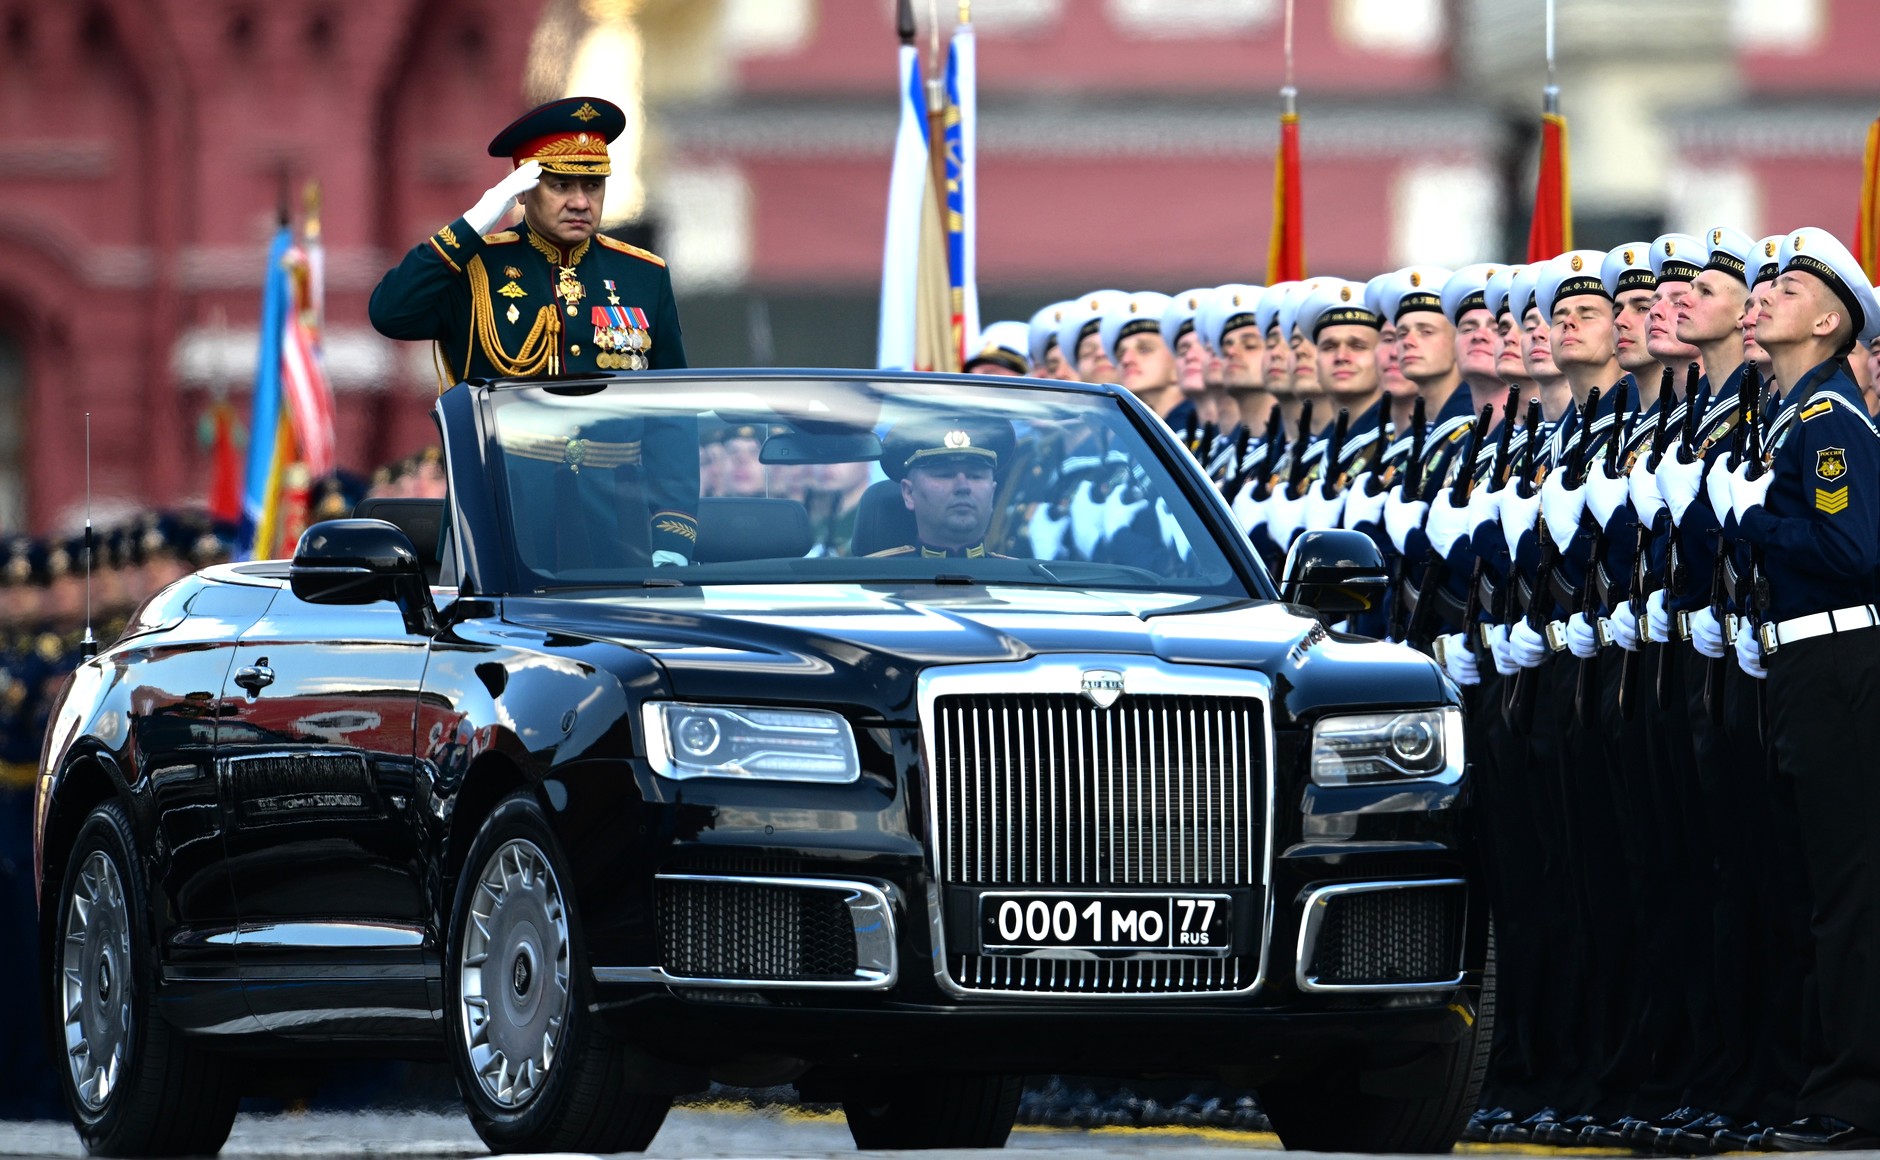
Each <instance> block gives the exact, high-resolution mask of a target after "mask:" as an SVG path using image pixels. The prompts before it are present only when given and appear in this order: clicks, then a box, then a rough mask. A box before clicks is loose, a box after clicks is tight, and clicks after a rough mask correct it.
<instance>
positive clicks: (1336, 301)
mask: <svg viewBox="0 0 1880 1160" xmlns="http://www.w3.org/2000/svg"><path fill="white" fill-rule="evenodd" d="M1328 326H1368V327H1370V328H1371V329H1372V330H1382V329H1384V316H1383V315H1381V314H1379V313H1378V312H1377V311H1375V310H1372V309H1371V308H1370V307H1369V306H1367V305H1365V302H1364V283H1362V282H1346V281H1344V280H1342V279H1334V280H1332V282H1331V283H1330V284H1329V285H1323V286H1315V287H1313V289H1312V291H1311V292H1310V293H1308V294H1307V295H1306V296H1305V300H1304V301H1303V302H1301V303H1300V304H1299V333H1301V334H1303V335H1305V336H1306V337H1307V338H1309V339H1311V340H1312V341H1313V342H1317V341H1318V340H1319V333H1320V332H1321V331H1323V330H1324V329H1325V328H1326V327H1328Z"/></svg>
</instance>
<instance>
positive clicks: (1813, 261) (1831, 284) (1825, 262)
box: [1776, 226, 1880, 342]
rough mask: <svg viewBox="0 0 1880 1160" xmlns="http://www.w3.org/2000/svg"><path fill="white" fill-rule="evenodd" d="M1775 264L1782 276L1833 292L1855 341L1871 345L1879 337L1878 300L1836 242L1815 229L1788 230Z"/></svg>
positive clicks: (1837, 241) (1860, 270)
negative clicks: (1799, 275) (1799, 276)
mask: <svg viewBox="0 0 1880 1160" xmlns="http://www.w3.org/2000/svg"><path fill="white" fill-rule="evenodd" d="M1776 260H1777V261H1778V262H1780V263H1781V264H1782V272H1783V273H1784V274H1789V273H1793V272H1795V271H1801V272H1803V273H1807V274H1812V275H1814V276H1815V277H1816V278H1819V279H1821V281H1822V282H1823V283H1824V284H1826V286H1827V287H1828V289H1830V290H1832V291H1834V296H1835V297H1836V298H1838V299H1840V300H1841V304H1842V305H1843V306H1846V307H1847V308H1848V310H1849V311H1850V312H1851V316H1852V317H1853V319H1854V336H1855V338H1856V339H1857V340H1858V341H1860V342H1871V341H1873V340H1874V339H1875V338H1876V337H1880V296H1876V295H1875V293H1874V286H1873V283H1872V282H1869V281H1868V280H1867V274H1866V271H1864V270H1862V269H1861V268H1860V263H1859V262H1857V261H1855V260H1854V255H1853V254H1851V253H1849V252H1848V249H1847V247H1846V246H1844V245H1842V244H1841V240H1840V239H1839V238H1837V237H1835V236H1834V235H1833V234H1831V233H1829V232H1828V231H1827V230H1824V229H1820V228H1818V227H1815V226H1804V227H1803V228H1801V229H1799V230H1791V231H1789V232H1788V233H1787V234H1786V235H1784V236H1783V239H1782V248H1781V249H1780V250H1779V251H1778V252H1777V254H1776Z"/></svg>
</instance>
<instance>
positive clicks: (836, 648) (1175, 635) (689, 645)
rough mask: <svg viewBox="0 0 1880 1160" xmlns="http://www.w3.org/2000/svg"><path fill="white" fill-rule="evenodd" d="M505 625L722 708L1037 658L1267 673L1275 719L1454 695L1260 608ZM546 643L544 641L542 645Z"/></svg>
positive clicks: (1159, 597)
mask: <svg viewBox="0 0 1880 1160" xmlns="http://www.w3.org/2000/svg"><path fill="white" fill-rule="evenodd" d="M503 615H504V618H505V619H506V620H509V621H511V622H513V623H516V624H519V625H525V626H529V627H534V628H538V629H541V630H544V631H546V632H549V633H550V634H566V635H571V636H575V637H580V638H588V639H597V640H606V641H612V642H617V643H619V644H621V645H625V646H627V647H630V648H633V649H636V650H638V651H640V652H642V653H644V654H646V655H648V656H650V657H652V658H654V659H655V660H656V661H657V662H658V663H659V664H660V665H661V666H662V667H663V669H664V670H665V672H666V674H667V677H668V680H669V682H670V685H671V692H672V694H673V695H674V696H679V697H688V698H689V697H698V698H701V699H709V700H714V701H720V702H734V701H736V700H739V699H742V698H749V699H752V700H756V701H769V702H774V701H776V700H778V699H780V698H788V699H791V700H797V701H801V702H804V703H808V704H824V705H841V704H847V705H851V706H862V707H866V708H869V709H872V710H873V711H875V712H877V713H879V714H881V715H882V716H883V717H885V718H887V719H889V720H897V721H911V720H913V718H914V716H915V710H914V705H915V678H916V677H917V676H918V674H919V672H920V670H922V669H925V668H928V667H931V666H935V665H956V664H975V663H987V662H998V661H1022V660H1026V659H1029V658H1031V657H1034V656H1038V655H1042V654H1051V653H1057V654H1064V653H1080V654H1082V653H1103V654H1123V655H1132V656H1145V657H1155V658H1157V659H1159V660H1162V661H1165V662H1168V663H1170V664H1194V665H1221V666H1229V667H1234V668H1242V669H1248V670H1253V671H1258V672H1262V673H1265V674H1267V675H1268V676H1269V677H1270V678H1272V680H1273V689H1274V700H1275V704H1276V707H1277V708H1279V709H1280V710H1281V712H1282V713H1284V714H1286V715H1292V716H1297V715H1300V714H1304V713H1308V712H1311V711H1313V710H1315V709H1316V708H1318V707H1319V706H1324V705H1340V704H1346V705H1348V704H1364V703H1397V704H1403V703H1422V704H1429V703H1432V702H1438V701H1446V700H1450V699H1451V696H1452V695H1451V693H1450V691H1449V686H1448V685H1447V683H1446V682H1445V681H1444V680H1443V679H1442V677H1441V675H1440V673H1439V670H1437V668H1436V666H1435V665H1433V664H1432V663H1431V662H1430V661H1429V659H1428V658H1426V657H1424V656H1422V655H1421V654H1418V653H1415V652H1412V651H1411V650H1409V649H1406V648H1401V647H1398V646H1395V645H1385V644H1380V643H1377V642H1375V641H1370V640H1366V639H1364V638H1359V637H1347V636H1342V635H1335V634H1328V633H1326V632H1325V631H1324V629H1322V628H1321V627H1320V626H1319V625H1318V624H1317V622H1316V621H1314V620H1312V619H1311V618H1309V617H1307V616H1304V615H1301V614H1300V612H1299V611H1298V610H1297V609H1294V608H1290V607H1288V606H1286V605H1283V604H1277V603H1273V602H1270V601H1253V600H1235V599H1224V598H1220V597H1212V596H1202V597H1195V596H1186V595H1178V594H1166V593H1142V592H1116V591H1109V592H1082V591H1071V590H1064V589H1045V588H1000V587H986V588H979V587H972V588H955V587H950V586H933V585H922V586H907V587H902V586H866V587H863V586H856V585H792V586H788V587H762V588H754V587H711V588H703V589H697V588H695V589H684V590H680V591H678V592H673V591H655V592H649V593H644V594H641V593H630V594H622V593H619V592H608V593H605V594H600V593H578V594H566V595H557V596H547V597H526V598H513V597H512V598H510V599H508V600H506V601H505V602H504V609H503ZM551 644H552V637H551Z"/></svg>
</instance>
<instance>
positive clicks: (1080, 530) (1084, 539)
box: [1071, 479, 1103, 560]
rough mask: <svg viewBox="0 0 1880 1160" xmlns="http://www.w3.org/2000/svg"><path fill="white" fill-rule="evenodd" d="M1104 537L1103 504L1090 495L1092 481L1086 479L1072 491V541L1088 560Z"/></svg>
mask: <svg viewBox="0 0 1880 1160" xmlns="http://www.w3.org/2000/svg"><path fill="white" fill-rule="evenodd" d="M1102 539H1103V505H1102V504H1100V503H1098V502H1097V501H1096V500H1094V499H1092V498H1091V497H1090V481H1089V480H1087V479H1086V480H1084V481H1083V482H1082V483H1080V484H1078V485H1077V490H1076V491H1074V492H1072V493H1071V542H1072V543H1073V544H1076V545H1077V552H1078V554H1079V555H1081V556H1083V557H1084V559H1086V560H1088V559H1089V558H1090V553H1092V552H1094V551H1096V550H1097V544H1098V543H1099V542H1100V541H1101V540H1102Z"/></svg>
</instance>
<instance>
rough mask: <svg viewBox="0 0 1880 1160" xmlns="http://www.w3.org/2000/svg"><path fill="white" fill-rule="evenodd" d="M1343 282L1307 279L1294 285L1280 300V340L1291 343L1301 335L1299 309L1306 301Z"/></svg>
mask: <svg viewBox="0 0 1880 1160" xmlns="http://www.w3.org/2000/svg"><path fill="white" fill-rule="evenodd" d="M1342 281H1344V279H1343V278H1307V279H1306V280H1305V281H1303V282H1295V283H1293V286H1292V289H1290V290H1288V291H1287V292H1286V297H1284V298H1282V299H1280V303H1279V315H1278V317H1277V318H1276V319H1275V321H1276V322H1278V323H1279V336H1280V339H1281V340H1282V341H1285V342H1291V341H1292V340H1293V336H1295V335H1296V334H1298V333H1299V329H1300V327H1299V308H1300V307H1302V306H1304V305H1305V304H1306V299H1307V298H1309V297H1311V296H1312V293H1313V292H1314V291H1316V290H1321V289H1323V288H1325V287H1327V286H1336V285H1338V284H1339V283H1340V282H1342Z"/></svg>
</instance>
